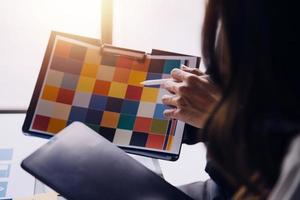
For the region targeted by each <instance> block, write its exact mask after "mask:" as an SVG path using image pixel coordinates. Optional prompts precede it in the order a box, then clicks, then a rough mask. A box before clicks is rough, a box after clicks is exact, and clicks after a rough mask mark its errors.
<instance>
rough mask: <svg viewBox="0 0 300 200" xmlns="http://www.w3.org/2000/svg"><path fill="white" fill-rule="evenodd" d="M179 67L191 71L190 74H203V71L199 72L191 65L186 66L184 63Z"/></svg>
mask: <svg viewBox="0 0 300 200" xmlns="http://www.w3.org/2000/svg"><path fill="white" fill-rule="evenodd" d="M180 69H182V70H183V71H185V72H188V73H191V74H195V75H197V76H202V75H204V73H203V72H201V71H200V70H199V69H198V68H193V67H188V66H185V65H181V67H180Z"/></svg>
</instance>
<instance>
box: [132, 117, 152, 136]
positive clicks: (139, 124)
mask: <svg viewBox="0 0 300 200" xmlns="http://www.w3.org/2000/svg"><path fill="white" fill-rule="evenodd" d="M151 122H152V119H151V118H147V117H137V118H136V119H135V123H134V128H133V130H134V131H139V132H146V133H148V132H149V131H150V128H151Z"/></svg>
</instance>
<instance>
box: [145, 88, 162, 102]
mask: <svg viewBox="0 0 300 200" xmlns="http://www.w3.org/2000/svg"><path fill="white" fill-rule="evenodd" d="M158 92H159V89H158V88H150V87H149V88H148V87H145V88H143V92H142V97H141V101H147V102H154V103H155V102H156V99H157V96H158Z"/></svg>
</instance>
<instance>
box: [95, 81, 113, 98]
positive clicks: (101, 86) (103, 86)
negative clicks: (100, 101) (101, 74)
mask: <svg viewBox="0 0 300 200" xmlns="http://www.w3.org/2000/svg"><path fill="white" fill-rule="evenodd" d="M109 88H110V82H108V81H102V80H96V83H95V87H94V93H95V94H101V95H105V96H106V95H108V92H109Z"/></svg>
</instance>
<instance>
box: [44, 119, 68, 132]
mask: <svg viewBox="0 0 300 200" xmlns="http://www.w3.org/2000/svg"><path fill="white" fill-rule="evenodd" d="M66 126H67V121H65V120H61V119H55V118H51V119H50V122H49V125H48V129H47V131H48V132H50V133H58V132H59V131H61V130H62V129H63V128H65V127H66Z"/></svg>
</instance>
